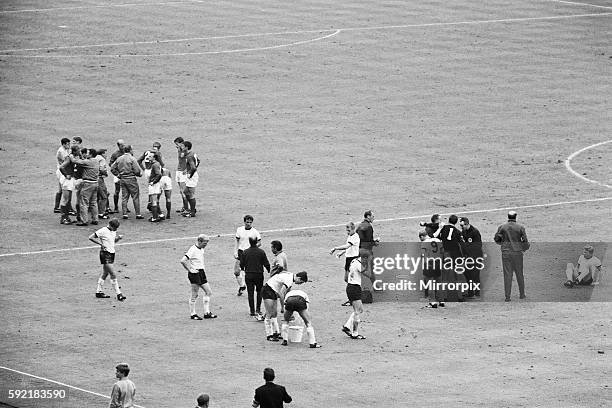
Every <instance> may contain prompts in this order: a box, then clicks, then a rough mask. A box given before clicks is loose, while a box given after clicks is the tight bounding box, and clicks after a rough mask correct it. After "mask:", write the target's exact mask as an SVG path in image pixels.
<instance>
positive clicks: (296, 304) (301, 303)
mask: <svg viewBox="0 0 612 408" xmlns="http://www.w3.org/2000/svg"><path fill="white" fill-rule="evenodd" d="M309 302H310V300H309V299H308V295H307V294H306V292H304V291H302V290H299V289H293V290H290V291H289V292H288V293H287V295H286V296H285V314H284V316H283V318H284V322H283V324H282V326H281V334H282V336H283V342H282V343H281V344H282V345H283V346H286V345H287V344H288V342H287V340H288V338H289V333H288V329H289V321H290V320H291V318H292V316H293V312H297V313H298V314H299V315H300V317H301V318H302V320H304V325H305V326H306V333H308V342H309V343H310V348H321V345H320V344H318V343H317V339H316V337H315V331H314V327H312V320H311V318H310V313H309V312H308V303H309Z"/></svg>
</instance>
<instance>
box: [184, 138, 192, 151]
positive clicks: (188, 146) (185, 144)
mask: <svg viewBox="0 0 612 408" xmlns="http://www.w3.org/2000/svg"><path fill="white" fill-rule="evenodd" d="M183 146H185V147H186V148H187V150H191V148H192V147H193V145H192V144H191V142H190V141H188V140H185V141H184V142H183Z"/></svg>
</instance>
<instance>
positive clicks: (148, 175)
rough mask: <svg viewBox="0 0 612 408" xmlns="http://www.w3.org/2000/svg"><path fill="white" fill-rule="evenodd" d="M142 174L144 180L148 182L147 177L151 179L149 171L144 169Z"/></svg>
mask: <svg viewBox="0 0 612 408" xmlns="http://www.w3.org/2000/svg"><path fill="white" fill-rule="evenodd" d="M143 174H144V179H145V180H148V179H149V177H151V169H144V172H143Z"/></svg>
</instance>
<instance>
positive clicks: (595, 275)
mask: <svg viewBox="0 0 612 408" xmlns="http://www.w3.org/2000/svg"><path fill="white" fill-rule="evenodd" d="M594 251H595V249H594V248H593V246H592V245H586V246H585V247H584V250H583V251H582V255H580V257H579V258H578V264H577V265H576V266H574V264H573V263H571V262H570V263H568V264H567V268H566V270H565V275H566V277H567V281H565V283H564V285H565V286H566V287H568V288H571V287H574V285H599V278H600V275H601V261H600V260H599V259H598V258H596V257H594V256H593V252H594Z"/></svg>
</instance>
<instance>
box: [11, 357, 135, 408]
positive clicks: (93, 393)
mask: <svg viewBox="0 0 612 408" xmlns="http://www.w3.org/2000/svg"><path fill="white" fill-rule="evenodd" d="M0 368H1V369H3V370H7V371H12V372H14V373H17V374H21V375H26V376H28V377H32V378H37V379H39V380H43V381H47V382H50V383H53V384H57V385H60V386H62V387H68V388H72V389H73V390H78V391H82V392H85V393H88V394H92V395H97V396H98V397H103V398H106V399H110V397H109V396H108V395H104V394H100V393H97V392H94V391H89V390H86V389H83V388H79V387H75V386H74V385H69V384H65V383H63V382H59V381H54V380H50V379H48V378H45V377H39V376H37V375H34V374H29V373H24V372H23V371H19V370H14V369H12V368H8V367H4V366H0ZM5 385H6V384H5ZM134 406H135V407H137V408H144V407H143V406H141V405H134Z"/></svg>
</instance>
